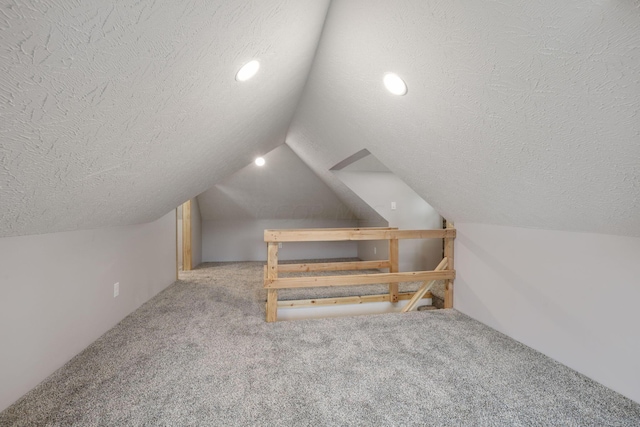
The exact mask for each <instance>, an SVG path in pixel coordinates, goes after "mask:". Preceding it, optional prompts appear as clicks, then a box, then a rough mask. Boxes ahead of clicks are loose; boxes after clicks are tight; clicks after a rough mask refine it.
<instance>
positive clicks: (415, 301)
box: [402, 258, 448, 313]
mask: <svg viewBox="0 0 640 427" xmlns="http://www.w3.org/2000/svg"><path fill="white" fill-rule="evenodd" d="M447 265H448V260H447V258H444V259H443V260H442V261H440V264H438V266H437V267H436V269H435V270H434V271H442V270H444V269H446V268H447ZM435 282H436V281H435V280H431V281H429V282H424V283H423V284H422V286H420V289H418V290H417V291H416V293H415V294H414V295H413V297H412V298H411V301H409V303H408V304H407V305H405V306H404V308H403V309H402V312H403V313H407V312H409V311H411V310H413V309H414V308H415V307H416V306H417V305H418V302H419V301H420V300H421V299H422V298H424V295H426V294H427V293H429V291H430V290H431V287H432V286H433V284H434V283H435Z"/></svg>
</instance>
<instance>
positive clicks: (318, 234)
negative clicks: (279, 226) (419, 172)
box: [264, 228, 456, 242]
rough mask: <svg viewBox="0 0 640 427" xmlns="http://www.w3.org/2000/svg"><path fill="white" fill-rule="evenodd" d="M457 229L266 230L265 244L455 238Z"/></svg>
mask: <svg viewBox="0 0 640 427" xmlns="http://www.w3.org/2000/svg"><path fill="white" fill-rule="evenodd" d="M455 235H456V230H455V229H444V230H397V229H385V228H382V229H380V228H333V229H332V228H327V229H324V228H316V229H313V228H310V229H306V230H264V241H265V242H329V241H345V240H390V239H442V238H445V237H451V238H453V237H455Z"/></svg>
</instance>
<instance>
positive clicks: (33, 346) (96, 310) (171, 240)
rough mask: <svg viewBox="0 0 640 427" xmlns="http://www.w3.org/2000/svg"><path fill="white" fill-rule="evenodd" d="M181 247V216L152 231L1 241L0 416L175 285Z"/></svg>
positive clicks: (142, 227)
mask: <svg viewBox="0 0 640 427" xmlns="http://www.w3.org/2000/svg"><path fill="white" fill-rule="evenodd" d="M175 243H176V214H175V210H172V211H171V212H170V213H169V214H167V215H165V216H164V217H162V218H161V219H159V220H157V221H154V222H151V223H147V224H139V225H130V226H124V227H116V228H103V229H97V230H83V231H72V232H63V233H53V234H44V235H31V236H21V237H7V238H2V239H0V343H1V346H2V351H0V411H2V410H3V409H5V408H6V407H7V406H8V405H10V404H11V403H12V402H14V401H15V400H17V399H18V398H19V397H20V396H22V395H23V394H25V393H26V392H27V391H29V390H30V389H32V388H33V387H34V386H36V385H37V384H38V383H39V382H41V381H42V380H44V379H45V378H46V377H47V376H49V375H50V374H51V373H53V372H54V371H55V370H56V369H58V368H59V367H61V366H62V365H63V364H65V363H66V362H67V361H69V360H70V359H71V358H72V357H73V356H75V355H76V354H78V353H79V352H80V351H82V350H83V349H84V348H86V347H87V346H88V345H89V344H91V343H92V342H93V341H95V340H96V339H97V338H98V337H100V336H101V335H102V334H104V333H105V332H106V331H107V330H109V329H110V328H112V327H113V326H114V325H116V324H117V323H118V322H119V321H120V320H122V319H123V318H124V317H125V316H127V315H128V314H129V313H131V312H132V311H134V310H135V309H137V308H138V307H139V306H140V305H141V304H143V303H144V302H146V301H148V300H149V299H150V298H151V297H153V296H154V295H156V294H157V293H158V292H160V291H161V290H163V289H164V288H166V287H167V286H168V285H170V284H171V283H173V282H174V280H175V277H176V271H175V268H176V267H175V265H176V251H175ZM115 282H120V296H118V297H117V298H114V297H113V284H114V283H115Z"/></svg>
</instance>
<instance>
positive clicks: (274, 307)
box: [266, 243, 278, 322]
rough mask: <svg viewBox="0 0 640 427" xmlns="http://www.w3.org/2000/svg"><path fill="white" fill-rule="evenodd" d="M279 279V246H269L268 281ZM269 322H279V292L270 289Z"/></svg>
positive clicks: (268, 303) (268, 298)
mask: <svg viewBox="0 0 640 427" xmlns="http://www.w3.org/2000/svg"><path fill="white" fill-rule="evenodd" d="M277 278H278V244H277V243H269V244H267V280H269V281H272V280H277ZM266 312H267V322H275V321H276V320H278V291H277V290H276V289H269V290H268V291H267V307H266Z"/></svg>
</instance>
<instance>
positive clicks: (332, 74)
mask: <svg viewBox="0 0 640 427" xmlns="http://www.w3.org/2000/svg"><path fill="white" fill-rule="evenodd" d="M0 12H1V13H0V236H10V235H21V234H35V233H45V232H53V231H63V230H72V229H78V228H95V227H103V226H112V225H122V224H131V223H138V222H145V221H150V220H153V219H155V218H158V217H160V216H161V215H163V214H165V213H166V212H168V211H169V210H170V209H171V208H173V207H175V206H177V205H178V204H180V203H181V202H183V201H184V200H186V199H189V198H191V197H194V196H196V195H198V194H200V193H202V192H204V191H205V190H207V189H209V188H211V187H213V186H214V185H215V184H220V183H222V182H223V181H224V180H225V179H226V178H228V177H229V176H231V175H232V174H233V173H234V172H236V171H238V170H240V169H242V168H244V167H246V166H247V165H248V164H249V163H250V162H251V161H252V159H253V158H254V157H255V156H257V155H259V154H264V153H267V152H269V151H271V150H272V149H273V148H275V147H276V146H278V145H280V144H282V143H284V142H285V141H286V143H287V145H288V146H289V147H290V148H291V149H292V150H293V152H295V154H296V155H297V156H298V157H299V158H300V159H302V161H303V162H305V163H306V164H307V165H308V166H309V168H310V169H311V170H313V172H314V173H315V174H316V175H317V176H318V177H319V178H320V179H321V180H322V181H323V182H324V184H326V185H327V186H328V187H329V188H330V189H331V190H332V191H333V192H334V193H335V195H336V196H337V197H338V198H339V200H340V202H342V203H344V204H345V205H346V206H348V207H349V208H350V209H351V211H352V212H354V213H355V214H356V215H357V216H360V215H359V212H360V211H361V212H367V207H366V206H363V202H362V201H361V200H359V199H358V198H357V197H356V196H355V195H354V194H353V193H352V192H351V191H350V190H349V189H348V188H347V187H346V186H344V184H342V183H341V181H340V180H339V179H337V178H336V177H335V175H334V174H333V173H332V172H330V169H331V167H333V166H334V165H335V164H336V163H338V162H340V161H342V160H343V159H345V158H347V157H349V156H351V155H353V154H354V153H356V152H358V151H360V150H362V149H368V150H369V151H370V152H371V153H373V154H374V155H375V156H376V157H377V158H379V159H380V160H382V161H383V163H384V164H385V166H387V167H388V168H389V169H390V170H391V171H392V172H394V173H395V174H396V175H397V176H399V177H400V178H402V179H403V180H404V181H405V182H407V183H408V184H409V185H410V186H411V187H412V188H413V189H414V190H415V191H416V192H417V193H418V194H419V195H420V196H421V197H423V198H424V199H425V200H427V201H428V202H429V203H430V204H431V205H432V206H434V207H435V208H436V209H437V210H438V211H439V212H440V213H441V214H442V215H443V216H445V217H446V218H448V219H452V220H454V221H464V222H479V223H490V224H503V225H513V226H523V227H537V228H546V229H563V230H579V231H593V232H600V233H611V234H622V235H637V236H640V6H639V5H638V4H637V2H633V1H611V0H592V1H584V0H567V1H563V2H557V1H551V0H541V1H537V2H530V1H524V0H517V1H512V2H498V1H489V0H484V1H480V0H477V1H462V0H441V1H436V0H426V1H425V0H401V1H394V2H389V1H383V0H333V1H332V2H331V4H329V1H328V0H326V1H322V0H291V1H284V0H261V1H247V0H244V1H240V0H235V1H232V0H225V1H222V0H215V1H208V2H205V1H202V2H196V1H192V2H162V4H160V3H158V2H151V1H141V2H137V3H135V4H133V3H132V4H129V3H128V2H127V3H125V4H120V3H111V2H99V1H97V0H87V1H82V2H68V3H65V4H63V5H61V4H60V3H59V2H54V1H43V2H40V3H37V4H31V3H24V4H23V3H18V2H13V1H6V0H1V10H0ZM254 58H255V59H258V60H260V63H261V68H260V70H259V72H258V74H257V75H256V76H255V77H254V78H253V79H251V80H249V81H247V82H237V81H235V79H234V76H235V73H236V71H237V70H238V68H239V67H240V66H241V65H242V64H244V63H246V62H247V61H249V60H251V59H254ZM389 71H393V72H395V73H397V74H399V75H400V76H401V77H402V78H403V79H404V80H405V81H406V83H407V85H408V93H407V94H406V95H404V96H394V95H391V94H390V93H388V92H386V90H385V89H384V86H383V85H382V77H383V76H384V74H385V73H386V72H389ZM362 216H365V215H364V214H363V215H362Z"/></svg>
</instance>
